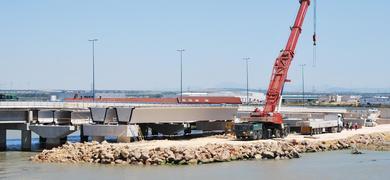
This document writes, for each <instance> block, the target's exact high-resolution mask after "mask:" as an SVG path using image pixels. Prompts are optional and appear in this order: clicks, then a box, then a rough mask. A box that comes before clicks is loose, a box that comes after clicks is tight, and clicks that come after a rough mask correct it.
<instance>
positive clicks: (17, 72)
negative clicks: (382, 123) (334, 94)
mask: <svg viewBox="0 0 390 180" xmlns="http://www.w3.org/2000/svg"><path fill="white" fill-rule="evenodd" d="M298 7H299V3H298V0H289V1H287V0H273V1H259V0H242V1H237V0H213V1H210V0H192V1H183V0H164V1H163V0H160V1H158V0H154V1H151V0H144V1H135V0H134V1H130V0H129V1H124V0H123V1H119V0H118V1H116V0H115V1H92V0H90V1H88V0H85V1H77V0H73V1H72V0H67V1H65V0H64V1H49V0H47V1H43V0H42V1H40V0H37V1H27V0H26V1H21V0H13V1H1V2H0V26H1V28H0V39H1V40H0V59H1V61H0V67H2V68H1V71H0V76H1V79H0V89H6V88H18V89H21V88H31V89H89V88H90V87H91V67H90V64H91V44H90V42H88V39H90V38H98V39H99V41H98V42H97V43H96V54H95V55H96V73H97V74H96V79H97V80H96V87H97V89H126V90H138V89H154V90H157V89H170V90H174V89H178V87H179V80H180V79H179V73H180V71H179V54H178V52H176V49H178V48H184V49H186V52H185V53H184V87H185V89H200V88H215V87H245V75H244V73H245V65H244V62H243V60H241V58H242V57H251V58H252V61H251V63H250V65H251V66H250V87H252V88H262V89H265V88H266V87H267V85H268V81H269V77H270V73H271V70H272V64H273V62H274V60H275V58H276V57H277V55H278V52H279V50H280V49H282V48H283V47H284V46H285V43H286V40H287V37H288V35H289V32H290V31H289V26H290V25H292V23H293V21H294V18H295V15H296V12H297V9H298ZM389 7H390V1H386V0H376V1H375V2H373V1H369V0H359V1H352V0H345V1H339V0H318V36H319V38H318V39H319V45H318V50H317V51H318V62H317V66H316V67H315V68H313V67H312V42H311V35H312V33H313V18H312V9H310V10H309V12H308V16H307V19H306V22H305V24H304V27H303V33H302V36H301V37H302V38H301V39H300V41H299V44H298V46H297V51H296V56H295V59H294V62H293V64H292V68H291V70H290V74H289V79H291V80H292V83H291V84H289V85H288V86H287V88H288V89H299V88H300V86H301V77H300V67H299V64H303V63H304V64H307V66H306V84H307V86H306V88H307V89H309V90H311V89H312V88H313V87H314V88H315V89H318V90H320V89H322V88H327V87H344V88H370V87H372V88H389V89H390V80H389V77H390V69H389V67H390V59H389V55H388V52H390V46H389V42H390V37H389V34H388V33H389V32H390V25H389V24H390V23H389V19H390V11H389V9H388V8H389Z"/></svg>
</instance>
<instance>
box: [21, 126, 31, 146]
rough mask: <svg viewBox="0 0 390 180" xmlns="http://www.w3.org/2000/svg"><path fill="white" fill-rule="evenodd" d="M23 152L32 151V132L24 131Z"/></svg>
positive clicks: (22, 138)
mask: <svg viewBox="0 0 390 180" xmlns="http://www.w3.org/2000/svg"><path fill="white" fill-rule="evenodd" d="M21 135H22V137H21V140H22V151H31V130H22V133H21Z"/></svg>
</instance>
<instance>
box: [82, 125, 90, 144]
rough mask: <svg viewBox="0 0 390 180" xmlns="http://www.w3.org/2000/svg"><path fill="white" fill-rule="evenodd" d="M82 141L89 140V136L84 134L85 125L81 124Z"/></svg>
mask: <svg viewBox="0 0 390 180" xmlns="http://www.w3.org/2000/svg"><path fill="white" fill-rule="evenodd" d="M80 142H81V143H83V142H88V136H86V135H84V127H83V126H80Z"/></svg>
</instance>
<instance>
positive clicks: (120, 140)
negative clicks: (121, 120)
mask: <svg viewBox="0 0 390 180" xmlns="http://www.w3.org/2000/svg"><path fill="white" fill-rule="evenodd" d="M116 141H117V142H118V143H129V142H130V137H128V136H118V138H117V140H116Z"/></svg>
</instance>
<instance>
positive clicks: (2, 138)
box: [0, 129, 7, 151]
mask: <svg viewBox="0 0 390 180" xmlns="http://www.w3.org/2000/svg"><path fill="white" fill-rule="evenodd" d="M6 149H7V130H5V129H0V151H5V150H6Z"/></svg>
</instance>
